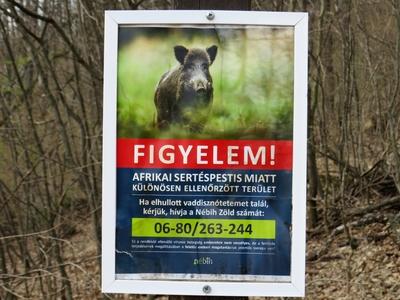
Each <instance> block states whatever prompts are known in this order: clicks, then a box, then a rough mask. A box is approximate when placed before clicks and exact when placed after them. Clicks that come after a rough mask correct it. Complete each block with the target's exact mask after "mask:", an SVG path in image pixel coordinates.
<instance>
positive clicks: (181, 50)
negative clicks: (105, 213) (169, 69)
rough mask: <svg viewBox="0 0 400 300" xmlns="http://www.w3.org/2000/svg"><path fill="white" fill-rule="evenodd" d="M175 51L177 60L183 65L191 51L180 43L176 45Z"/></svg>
mask: <svg viewBox="0 0 400 300" xmlns="http://www.w3.org/2000/svg"><path fill="white" fill-rule="evenodd" d="M174 52H175V57H176V59H177V61H179V62H180V63H181V64H182V65H183V63H184V62H185V56H186V54H187V53H188V52H189V50H188V49H186V48H185V47H183V46H180V45H178V46H175V47H174Z"/></svg>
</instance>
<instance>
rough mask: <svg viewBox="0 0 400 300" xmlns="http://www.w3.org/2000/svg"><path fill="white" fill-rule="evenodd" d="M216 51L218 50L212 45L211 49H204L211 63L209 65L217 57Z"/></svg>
mask: <svg viewBox="0 0 400 300" xmlns="http://www.w3.org/2000/svg"><path fill="white" fill-rule="evenodd" d="M217 50H218V47H217V46H215V45H212V46H211V47H208V48H207V49H206V51H207V53H208V56H209V57H210V61H211V63H210V65H211V64H212V63H213V62H214V59H215V57H216V56H217Z"/></svg>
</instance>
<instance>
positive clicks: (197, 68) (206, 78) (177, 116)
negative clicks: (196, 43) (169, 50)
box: [154, 45, 218, 132]
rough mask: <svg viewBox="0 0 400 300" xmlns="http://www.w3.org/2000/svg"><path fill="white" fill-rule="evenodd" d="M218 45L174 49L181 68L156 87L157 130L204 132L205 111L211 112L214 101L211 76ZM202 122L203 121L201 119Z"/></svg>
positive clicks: (173, 71)
mask: <svg viewBox="0 0 400 300" xmlns="http://www.w3.org/2000/svg"><path fill="white" fill-rule="evenodd" d="M217 49H218V48H217V46H215V45H214V46H211V47H209V48H207V49H197V48H193V49H187V48H185V47H184V46H175V47H174V52H175V57H176V59H177V61H178V62H179V67H176V68H174V69H173V70H171V71H168V72H167V73H165V74H164V75H163V76H162V77H161V79H160V82H159V83H158V85H157V89H156V92H155V98H154V103H155V105H156V108H157V127H158V128H160V129H168V127H169V125H171V124H177V125H182V126H183V127H184V128H186V127H188V128H189V129H190V130H191V131H195V132H198V131H201V129H202V128H203V122H204V117H203V118H201V119H200V118H198V114H199V113H201V112H202V111H204V110H205V111H208V108H209V107H210V105H211V103H212V99H213V86H212V77H211V75H210V72H209V67H210V66H211V64H212V63H213V62H214V60H215V56H216V55H217ZM202 119H203V120H202Z"/></svg>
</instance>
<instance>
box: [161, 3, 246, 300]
mask: <svg viewBox="0 0 400 300" xmlns="http://www.w3.org/2000/svg"><path fill="white" fill-rule="evenodd" d="M174 8H175V9H218V10H250V9H251V1H250V0H218V1H215V0H214V1H213V0H174ZM202 299H204V296H169V300H202ZM207 299H215V300H228V299H237V300H246V299H248V298H247V297H216V296H209V297H207Z"/></svg>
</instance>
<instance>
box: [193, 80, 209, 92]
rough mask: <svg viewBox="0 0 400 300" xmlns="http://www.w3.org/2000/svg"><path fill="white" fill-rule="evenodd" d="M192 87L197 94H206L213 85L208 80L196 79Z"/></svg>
mask: <svg viewBox="0 0 400 300" xmlns="http://www.w3.org/2000/svg"><path fill="white" fill-rule="evenodd" d="M190 85H191V86H192V88H193V90H194V91H195V92H196V93H205V92H207V90H209V88H210V86H211V83H210V82H209V81H208V80H207V79H206V78H194V79H192V80H191V81H190Z"/></svg>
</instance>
